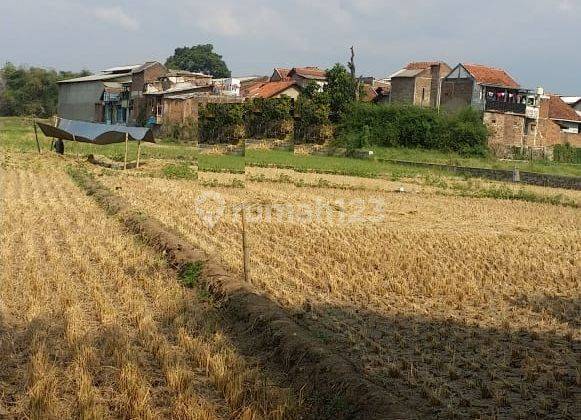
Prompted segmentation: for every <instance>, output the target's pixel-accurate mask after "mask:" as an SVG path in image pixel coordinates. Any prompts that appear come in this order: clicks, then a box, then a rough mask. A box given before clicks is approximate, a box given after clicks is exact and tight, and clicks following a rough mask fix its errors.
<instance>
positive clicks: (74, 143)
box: [71, 134, 79, 157]
mask: <svg viewBox="0 0 581 420" xmlns="http://www.w3.org/2000/svg"><path fill="white" fill-rule="evenodd" d="M71 147H74V148H75V150H76V148H77V138H76V137H75V135H74V134H73V146H71ZM77 157H79V154H78V153H77Z"/></svg>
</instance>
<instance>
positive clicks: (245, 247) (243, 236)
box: [242, 203, 250, 283]
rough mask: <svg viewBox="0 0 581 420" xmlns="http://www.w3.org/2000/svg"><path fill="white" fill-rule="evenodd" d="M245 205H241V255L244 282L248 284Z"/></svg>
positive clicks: (248, 261)
mask: <svg viewBox="0 0 581 420" xmlns="http://www.w3.org/2000/svg"><path fill="white" fill-rule="evenodd" d="M245 213H246V204H245V203H244V204H242V255H243V259H244V281H245V282H247V283H248V282H250V251H249V249H248V238H247V237H246V217H245Z"/></svg>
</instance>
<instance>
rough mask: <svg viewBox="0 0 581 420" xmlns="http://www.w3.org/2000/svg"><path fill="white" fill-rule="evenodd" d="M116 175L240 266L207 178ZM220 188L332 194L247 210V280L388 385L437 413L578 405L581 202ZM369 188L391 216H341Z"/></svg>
mask: <svg viewBox="0 0 581 420" xmlns="http://www.w3.org/2000/svg"><path fill="white" fill-rule="evenodd" d="M105 182H106V183H107V184H108V185H109V186H110V187H121V189H120V190H119V191H120V193H121V194H122V195H124V196H125V197H127V198H128V199H129V200H130V201H131V202H132V203H133V204H134V205H136V206H138V207H139V208H142V209H143V210H144V211H145V212H147V213H148V214H150V215H152V216H155V217H157V218H159V219H160V220H161V221H162V222H164V223H166V224H168V225H170V226H172V227H175V228H177V229H178V230H180V231H181V232H182V234H184V235H186V236H187V237H188V238H189V240H190V241H191V242H193V243H195V244H196V245H198V246H200V247H202V248H204V249H205V250H206V251H208V252H210V253H214V254H215V255H216V256H217V258H219V259H220V260H221V261H222V262H223V263H225V264H227V265H228V266H229V267H230V268H231V269H232V270H233V271H235V272H237V273H238V274H239V275H241V272H242V265H241V261H242V251H241V238H240V230H241V229H240V222H239V218H238V217H236V213H234V214H235V215H234V216H233V217H228V214H226V216H224V217H223V218H222V219H221V220H220V221H219V222H218V223H217V224H216V225H215V226H214V227H213V228H212V229H209V228H208V226H207V225H205V224H204V223H203V222H202V221H201V220H200V219H199V217H198V216H197V214H196V210H195V203H196V199H197V197H198V196H199V194H200V192H202V191H205V190H206V189H205V188H204V187H202V186H200V185H199V184H196V183H191V182H190V183H185V182H183V183H181V182H170V181H166V180H159V179H152V180H148V182H147V183H143V182H137V181H135V180H131V179H119V178H115V179H107V180H105ZM212 191H215V192H219V193H220V194H221V195H222V197H223V199H224V200H225V203H226V207H227V208H233V207H235V206H237V205H238V204H239V203H240V202H243V201H245V202H250V203H255V204H262V205H272V204H276V203H288V202H290V203H294V204H299V203H314V202H317V201H320V200H323V201H324V202H326V203H328V204H329V207H330V212H331V216H332V217H331V218H330V219H324V220H322V221H311V222H308V223H304V221H303V222H301V220H293V221H285V220H282V221H280V220H271V221H270V222H264V221H261V220H259V218H252V217H249V220H250V228H249V230H250V232H249V233H250V247H251V274H252V282H253V283H254V284H255V285H256V286H257V287H258V288H260V289H261V290H263V291H265V292H266V293H268V294H269V295H270V296H271V297H273V298H274V299H276V300H277V301H278V302H279V303H280V304H281V305H283V306H285V307H286V308H287V309H288V310H289V311H291V312H292V313H294V315H295V316H296V319H297V321H298V322H300V323H302V324H303V325H305V326H307V327H308V328H309V329H310V330H311V331H312V332H313V334H314V335H316V336H318V337H319V338H320V339H321V340H323V341H324V342H326V343H327V344H328V345H330V346H332V347H335V348H336V349H337V351H339V352H341V353H342V354H344V355H345V356H346V357H348V358H349V359H351V360H352V362H353V363H355V364H356V365H357V366H359V368H360V369H361V371H362V372H364V373H365V374H366V375H367V376H368V377H369V378H371V379H372V380H373V381H375V382H377V383H380V384H382V385H383V386H385V388H386V389H387V392H391V393H393V394H394V395H396V396H398V397H399V398H400V399H401V400H402V401H405V402H406V403H408V404H410V405H413V406H415V407H417V408H418V409H419V410H420V411H423V412H424V413H425V414H426V415H429V416H433V415H435V416H441V417H453V416H468V417H486V416H499V417H509V418H515V417H522V418H527V417H531V416H533V417H534V416H537V417H546V416H553V417H559V416H561V417H567V416H569V417H572V416H574V413H575V412H576V408H575V396H576V395H578V394H579V392H580V385H581V383H580V380H579V360H578V357H579V353H578V347H579V342H580V340H581V330H580V325H579V321H578V319H579V318H580V316H581V282H580V279H581V259H580V255H581V231H580V227H581V212H580V211H579V210H578V209H575V208H567V207H561V206H554V205H548V204H537V203H528V202H516V201H509V200H495V199H490V198H479V199H474V198H468V197H444V196H441V195H437V194H428V193H423V192H421V191H419V192H417V193H395V192H386V191H376V190H375V191H374V190H365V189H362V190H339V189H329V188H297V187H296V186H295V185H293V184H290V183H285V182H282V183H281V182H277V183H269V182H267V181H263V182H259V183H247V186H246V189H245V190H237V189H228V188H216V189H213V190H212ZM372 198H380V199H382V200H383V201H384V212H383V216H384V218H383V220H381V221H374V222H372V221H366V222H359V223H352V224H349V223H347V222H344V223H336V222H337V220H348V218H347V219H345V218H343V219H342V218H341V216H345V215H346V214H347V215H348V214H349V213H350V212H351V211H353V207H352V206H351V207H350V205H349V202H350V200H353V199H363V200H364V201H365V200H367V201H369V200H371V199H372ZM341 199H343V200H344V201H343V202H341V201H340V200H341ZM227 213H228V212H227ZM363 215H364V216H365V215H370V211H369V209H368V210H366V211H365V212H363Z"/></svg>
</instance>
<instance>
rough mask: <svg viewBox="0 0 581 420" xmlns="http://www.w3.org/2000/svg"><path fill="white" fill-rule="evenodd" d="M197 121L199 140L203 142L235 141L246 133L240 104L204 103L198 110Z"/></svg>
mask: <svg viewBox="0 0 581 420" xmlns="http://www.w3.org/2000/svg"><path fill="white" fill-rule="evenodd" d="M198 123H199V136H200V141H201V142H203V143H208V144H218V143H237V142H238V141H239V140H240V139H242V138H244V136H245V135H246V129H245V127H244V106H243V105H242V104H238V103H209V104H206V106H205V107H201V108H200V110H199V121H198Z"/></svg>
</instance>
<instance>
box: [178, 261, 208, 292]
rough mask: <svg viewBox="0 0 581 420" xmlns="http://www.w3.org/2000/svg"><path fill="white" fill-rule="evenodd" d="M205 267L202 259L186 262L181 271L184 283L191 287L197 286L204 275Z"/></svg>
mask: <svg viewBox="0 0 581 420" xmlns="http://www.w3.org/2000/svg"><path fill="white" fill-rule="evenodd" d="M203 268H204V264H203V263H202V262H201V261H196V262H194V263H188V264H186V265H185V266H184V267H183V268H182V269H181V271H180V280H181V282H182V284H183V285H184V286H186V287H190V288H193V287H196V286H197V285H198V281H199V279H200V276H201V275H202V270H203Z"/></svg>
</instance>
